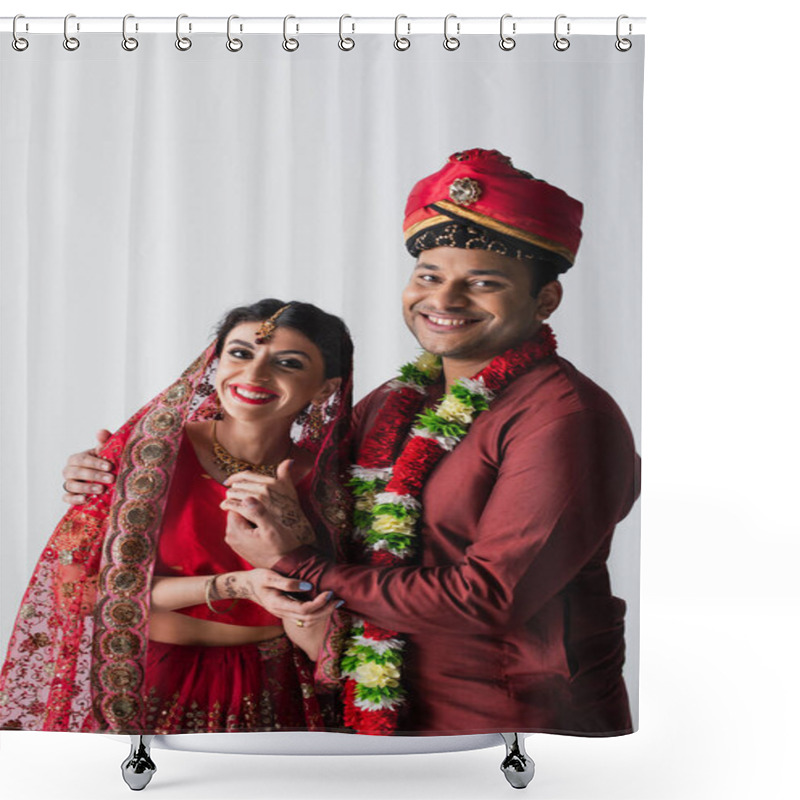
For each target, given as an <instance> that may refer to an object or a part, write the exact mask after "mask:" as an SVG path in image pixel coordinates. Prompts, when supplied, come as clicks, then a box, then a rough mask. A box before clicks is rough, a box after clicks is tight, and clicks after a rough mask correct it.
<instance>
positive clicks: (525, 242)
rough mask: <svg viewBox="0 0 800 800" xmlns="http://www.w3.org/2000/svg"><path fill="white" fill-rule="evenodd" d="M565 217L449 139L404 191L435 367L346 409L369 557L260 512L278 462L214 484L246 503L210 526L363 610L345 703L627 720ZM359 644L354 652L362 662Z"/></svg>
mask: <svg viewBox="0 0 800 800" xmlns="http://www.w3.org/2000/svg"><path fill="white" fill-rule="evenodd" d="M581 218H582V206H581V204H580V203H579V202H577V201H576V200H574V199H572V198H571V197H569V196H568V195H567V194H566V193H564V192H563V191H561V190H560V189H557V188H555V187H553V186H550V185H549V184H547V183H545V182H544V181H539V180H536V179H534V178H533V177H532V176H531V175H529V174H528V173H525V172H522V171H520V170H517V169H515V168H514V167H513V166H512V164H511V161H510V159H508V158H507V157H505V156H503V155H502V154H500V153H498V152H496V151H485V150H470V151H466V152H463V153H457V154H455V155H454V156H452V157H451V158H450V160H449V162H448V163H447V164H446V165H445V167H444V168H443V169H442V170H440V171H439V172H437V173H435V174H434V175H432V176H429V177H428V178H425V179H423V180H422V181H420V182H419V183H418V184H417V185H416V186H415V188H414V189H413V191H412V192H411V195H410V197H409V201H408V205H407V208H406V220H405V225H404V230H405V236H406V244H407V247H408V249H409V251H410V252H411V254H412V255H415V256H417V263H416V266H415V268H414V271H413V273H412V275H411V279H410V281H409V284H408V286H407V287H406V289H405V291H404V293H403V313H404V317H405V321H406V324H407V325H408V327H409V329H410V330H411V332H412V333H413V334H414V335H415V337H416V338H417V339H418V341H419V343H420V344H421V345H422V347H423V348H424V349H425V350H426V351H428V352H429V353H432V354H434V355H436V356H439V357H440V358H441V370H442V371H441V377H439V378H436V377H435V376H432V375H430V374H429V373H427V372H426V369H427V367H425V366H424V365H422V366H420V367H419V368H417V367H414V368H412V369H411V370H410V371H404V374H403V378H404V381H403V382H401V383H400V384H397V383H390V384H386V385H384V386H381V387H379V388H378V389H376V390H375V391H374V392H372V393H371V394H370V395H368V396H367V397H366V398H365V399H364V400H363V401H362V402H361V403H360V404H359V406H358V408H357V410H356V417H355V457H356V462H357V464H359V465H360V469H361V471H360V472H357V473H356V476H357V478H358V479H359V480H360V481H361V483H360V484H359V480H357V481H356V484H357V487H358V486H361V489H362V490H363V491H362V494H361V495H360V496H359V502H358V503H357V505H358V506H359V507H360V508H359V510H360V511H362V512H364V509H367V511H366V512H364V513H367V515H368V520H367V522H366V523H364V517H363V514H362V516H361V517H360V520H361V522H360V523H359V524H360V525H361V526H362V527H363V525H364V524H366V528H365V529H364V530H363V531H362V536H364V537H365V541H366V543H367V547H366V560H367V561H368V562H369V563H366V564H335V563H332V562H330V561H328V560H326V559H325V558H324V557H323V556H322V555H320V554H318V553H317V552H316V551H315V550H314V549H313V548H311V547H308V546H306V547H300V548H296V542H297V539H296V529H292V527H293V526H292V524H286V525H284V524H282V523H281V521H280V517H281V515H279V514H275V513H271V511H274V509H273V508H272V506H273V503H272V502H271V500H270V492H271V491H274V496H275V497H276V498H277V497H278V496H279V495H280V496H281V497H282V498H284V499H285V496H286V495H287V494H291V491H292V487H291V485H287V482H286V480H285V478H284V477H283V475H284V474H285V470H283V471H281V472H279V476H278V478H277V479H275V482H274V483H273V484H270V485H268V486H267V487H266V491H265V492H264V493H262V494H261V495H258V500H255V499H253V497H252V496H250V497H249V496H248V490H247V488H246V486H245V485H244V484H242V485H241V486H240V487H239V488H238V489H237V487H236V486H234V487H233V489H232V492H231V504H232V505H231V506H230V508H231V509H233V508H236V507H238V509H239V511H240V513H241V515H242V516H239V515H237V514H235V513H233V514H231V515H230V525H229V530H228V535H227V541H228V542H229V544H230V545H231V546H232V547H233V548H234V549H235V550H237V552H239V553H240V555H242V556H243V557H245V558H246V559H247V560H248V561H250V562H251V563H253V564H254V565H256V566H264V567H271V568H273V569H275V570H276V571H277V572H279V573H281V574H284V575H291V576H293V577H298V578H301V579H303V580H306V581H309V582H311V583H312V584H313V585H314V586H315V589H316V591H317V592H323V591H332V592H334V593H335V595H336V596H337V597H339V598H342V599H343V600H344V602H345V604H346V608H347V610H348V612H349V613H351V614H353V615H356V616H357V617H362V618H364V620H365V626H364V627H363V628H357V629H356V631H355V634H354V637H353V638H351V640H350V645H349V647H348V649H347V651H346V652H347V654H348V657H349V659H350V661H349V666H348V663H347V661H345V662H343V663H345V672H348V670H349V674H350V677H351V679H352V681H353V682H354V686H351V687H350V691H349V692H347V691H346V692H345V700H346V702H349V703H350V704H351V706H353V703H354V702H355V706H353V708H351V714H350V718H351V719H354V718H355V717H354V716H353V713H356V712H359V710H360V712H364V714H365V715H366V717H369V716H370V714H372V715H378V716H380V715H381V714H383V713H384V712H387V713H388V712H389V711H391V712H392V713H395V715H397V714H398V713H399V719H395V720H394V721H393V722H391V726H397V727H398V728H399V730H400V731H405V732H414V733H430V734H440V735H441V734H464V733H484V732H495V731H550V732H562V733H579V734H586V735H614V734H622V733H627V732H630V731H631V719H630V712H629V708H628V699H627V694H626V691H625V686H624V682H623V680H622V665H623V661H624V634H623V616H624V609H625V606H624V603H623V602H622V601H621V600H619V599H617V598H615V597H613V595H612V594H611V590H610V585H609V578H608V572H607V568H606V560H607V557H608V554H609V549H610V545H611V537H612V534H613V531H614V528H615V526H616V524H617V522H619V521H620V520H621V519H623V518H624V517H625V516H626V515H627V513H628V512H629V511H630V508H631V506H632V504H633V502H634V501H635V499H636V497H637V496H638V466H639V465H638V457H637V455H636V453H635V449H634V444H633V440H632V436H631V433H630V430H629V428H628V425H627V423H626V421H625V419H624V417H623V415H622V413H621V411H620V410H619V408H618V407H617V405H616V404H615V403H614V401H613V400H612V399H611V398H610V397H609V396H608V395H607V394H606V393H605V392H604V391H603V390H602V389H600V388H599V387H598V386H596V385H595V384H594V383H592V382H591V381H590V380H589V379H588V378H586V377H585V376H583V375H581V373H579V372H578V371H577V370H576V369H575V368H574V367H573V366H572V365H571V364H569V363H568V362H567V361H565V360H563V359H561V358H559V357H558V356H557V355H555V353H554V352H553V349H554V340H553V339H552V337H551V336H550V333H549V328H548V327H547V326H546V325H544V321H545V320H546V319H548V318H549V317H550V315H551V314H552V313H553V312H554V311H555V310H556V308H557V307H558V305H559V303H560V301H561V297H562V288H561V284H560V283H559V281H558V280H557V276H558V274H560V273H562V272H564V271H566V269H568V268H569V267H570V266H571V265H572V263H573V261H574V258H575V254H576V252H577V249H578V244H579V241H580V236H581V233H580V222H581ZM426 375H427V376H428V377H429V378H430V380H429V381H427V382H426ZM409 376H411V377H414V376H416V377H418V378H419V382H418V384H419V385H416V386H411V387H410V383H413V382H414V381H413V380H411V379H410V377H409ZM465 379H466V380H465ZM414 398H416V399H414ZM443 398H444V399H443ZM419 412H422V413H421V416H418V413H419ZM415 426H416V427H415ZM412 456H413V457H412ZM71 463H72V464H73V466H72V467H68V469H67V470H66V471H65V477H67V478H68V479H70V480H73V479H75V478H81V477H84V478H90V479H93V478H94V477H96V475H95V474H93V473H91V472H85V471H82V470H81V468H80V465H81V464H83V463H89V462H87V459H86V457H81V456H78V457H73V460H72V462H71ZM388 469H391V470H392V472H391V473H389V472H387V470H388ZM359 476H360V477H359ZM376 476H382V477H381V478H380V480H379V482H378V483H377V484H376V483H375V478H376ZM370 481H372V483H370ZM404 481H405V483H404ZM364 486H367V489H364ZM370 487H371V490H370ZM79 488H80V487H78V486H75V485H73V484H68V489H71V490H74V489H79ZM358 491H359V489H358V488H357V494H358ZM376 493H377V496H376ZM249 494H251V495H252V494H253V493H252V492H250V493H249ZM370 515H371V516H370ZM245 518H246V519H247V520H249V523H246V522H245ZM294 519H295V522H294V523H293V525H294V526H296V524H297V523H296V517H295V518H294ZM387 520H388V527H387ZM398 520H399V522H398ZM409 520H410V522H409ZM394 523H397V525H395V524H394ZM401 523H402V524H401ZM398 526H399V527H398ZM404 537H405V538H404ZM412 549H416V551H417V553H416V558H415V559H408V558H407V554H408V552H410V551H411V550H412ZM288 602H294V601H291V600H287V603H288ZM395 634H398V635H399V637H398V636H396V635H395ZM399 638H403V639H404V640H405V644H404V645H403V644H401V643H400V642H399ZM365 643H366V645H367V646H368V649H369V648H370V647H371V648H372V649H371V650H370V651H369V652H370V653H372V654H373V655H374V656H375V657H374V658H373V660H372V661H371V662H370V661H369V659H367V660H366V661H365V660H363V659H362V660H361V661H360V662H359V661H358V659H359V658H361V655H360V653H361V650H362V649H363V646H364V645H365ZM392 648H394V649H392ZM390 651H391V652H390ZM387 652H390V654H391V658H388V659H387V657H386V653H387ZM394 653H396V654H397V656H396V658H395V655H394ZM375 654H377V655H375ZM354 659H355V660H354ZM401 664H402V669H399V668H396V667H399V666H400V665H401ZM401 676H402V677H401ZM401 680H402V686H400V685H399V683H400V681H401ZM354 696H355V698H356V700H355V701H354V700H353V697H354ZM353 709H355V711H353ZM360 712H359V713H360ZM356 716H357V713H356ZM362 723H363V720H362ZM365 729H367V730H369V726H366V727H365ZM388 729H389V728H386V727H384V728H381V725H380V724H378V725H377V727H376V728H375V730H376V731H378V730H381V731H382V732H385V730H388Z"/></svg>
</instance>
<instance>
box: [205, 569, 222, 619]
mask: <svg viewBox="0 0 800 800" xmlns="http://www.w3.org/2000/svg"><path fill="white" fill-rule="evenodd" d="M218 577H219V576H218V575H212V576H211V577H210V578H209V579H208V580H207V581H206V605H207V606H208V607H209V609H210V610H211V612H212V613H213V614H219V611H217V609H216V608H214V606H213V605H211V592H212V591H213V592H214V594H215V595H216V597H215V598H214V599H215V600H219V599H220V598H219V592H218V591H217V578H218Z"/></svg>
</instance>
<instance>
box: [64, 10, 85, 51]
mask: <svg viewBox="0 0 800 800" xmlns="http://www.w3.org/2000/svg"><path fill="white" fill-rule="evenodd" d="M71 19H75V15H74V14H67V16H66V17H64V49H65V50H69V51H70V52H72V51H73V50H77V49H78V48H79V47H80V46H81V43H80V41H79V40H78V39H76V38H75V37H74V36H70V35H69V28H68V26H69V21H70V20H71ZM77 30H80V26H78V28H77Z"/></svg>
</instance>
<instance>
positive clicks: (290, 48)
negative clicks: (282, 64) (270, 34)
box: [283, 14, 300, 53]
mask: <svg viewBox="0 0 800 800" xmlns="http://www.w3.org/2000/svg"><path fill="white" fill-rule="evenodd" d="M290 19H297V17H293V16H292V15H291V14H289V15H287V16H285V17H284V18H283V49H284V50H285V51H286V52H287V53H294V51H295V50H297V48H298V47H300V42H299V41H298V40H297V39H293V38H289V35H288V28H289V20H290ZM299 30H300V26H299V25H295V32H297V31H299Z"/></svg>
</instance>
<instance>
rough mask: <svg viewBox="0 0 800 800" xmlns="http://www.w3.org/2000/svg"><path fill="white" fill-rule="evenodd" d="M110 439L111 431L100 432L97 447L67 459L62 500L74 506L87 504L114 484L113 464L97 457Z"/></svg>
mask: <svg viewBox="0 0 800 800" xmlns="http://www.w3.org/2000/svg"><path fill="white" fill-rule="evenodd" d="M110 437H111V431H107V430H99V431H98V432H97V447H93V448H92V449H91V450H84V451H83V452H82V453H75V454H73V455H71V456H70V457H69V458H68V459H67V465H66V466H65V467H64V469H63V470H62V471H61V474H62V475H63V476H64V484H63V487H64V492H65V494H64V496H63V497H62V498H61V499H62V500H63V501H64V502H65V503H69V504H70V505H73V506H77V505H80V504H81V503H85V502H86V500H87V498H88V497H89V496H91V495H97V494H102V493H103V492H104V491H105V490H106V488H107V486H108V484H110V483H113V482H114V475H113V474H112V473H111V463H110V462H108V461H106V460H105V459H103V458H98V457H97V453H98V452H99V450H100V448H101V447H102V446H103V445H104V444H105V443H106V442H107V441H108V439H109V438H110Z"/></svg>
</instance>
